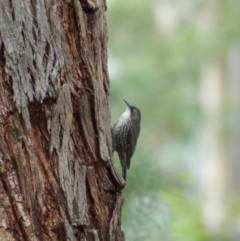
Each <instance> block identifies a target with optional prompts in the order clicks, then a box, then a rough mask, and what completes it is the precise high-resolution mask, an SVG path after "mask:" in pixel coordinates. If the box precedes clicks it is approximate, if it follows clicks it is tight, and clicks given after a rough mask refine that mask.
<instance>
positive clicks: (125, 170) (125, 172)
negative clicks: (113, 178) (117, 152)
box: [122, 165, 127, 182]
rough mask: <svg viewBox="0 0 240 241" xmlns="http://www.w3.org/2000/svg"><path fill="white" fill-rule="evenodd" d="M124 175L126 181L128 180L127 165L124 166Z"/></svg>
mask: <svg viewBox="0 0 240 241" xmlns="http://www.w3.org/2000/svg"><path fill="white" fill-rule="evenodd" d="M122 177H123V179H124V181H125V182H126V181H127V165H125V166H123V167H122Z"/></svg>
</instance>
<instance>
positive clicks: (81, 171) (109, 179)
mask: <svg viewBox="0 0 240 241" xmlns="http://www.w3.org/2000/svg"><path fill="white" fill-rule="evenodd" d="M105 11H106V2H105V1H104V0H99V1H98V2H97V1H91V0H85V1H83V0H82V1H79V0H68V1H66V0H64V1H63V0H35V1H31V0H1V1H0V240H6V241H7V240H71V241H72V240H93V241H97V240H104V241H105V240H110V241H112V240H119V241H122V240H124V234H123V232H122V231H121V222H120V217H121V207H122V203H123V198H122V196H121V195H119V194H118V191H119V190H121V189H122V188H123V186H124V182H123V180H122V179H121V177H120V176H119V175H118V174H117V173H116V172H115V169H114V167H113V164H112V154H111V153H112V150H111V146H112V141H111V129H110V113H109V105H108V90H109V79H108V70H107V46H106V45H107V27H106V19H105V15H104V14H105Z"/></svg>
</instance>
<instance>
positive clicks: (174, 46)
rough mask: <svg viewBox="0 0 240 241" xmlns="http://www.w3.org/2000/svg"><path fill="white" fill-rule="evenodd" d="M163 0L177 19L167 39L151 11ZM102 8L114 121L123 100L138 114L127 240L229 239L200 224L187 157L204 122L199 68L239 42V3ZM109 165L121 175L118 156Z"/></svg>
mask: <svg viewBox="0 0 240 241" xmlns="http://www.w3.org/2000/svg"><path fill="white" fill-rule="evenodd" d="M164 3H168V4H172V5H173V6H174V5H176V6H177V7H176V9H175V11H176V12H175V13H176V14H177V15H179V14H180V19H179V20H178V21H177V23H176V27H175V29H174V31H172V32H171V33H170V34H165V33H164V31H163V30H162V29H161V27H160V26H159V25H158V24H157V15H158V14H157V7H158V6H159V4H164ZM183 4H184V5H187V6H188V8H187V10H189V9H190V12H187V13H186V12H184V11H186V9H185V8H184V6H182V5H183ZM108 5H109V7H108V12H107V18H108V26H109V67H110V79H111V88H110V103H111V112H112V123H113V122H115V121H116V119H117V118H118V116H119V115H120V114H121V113H122V112H123V111H124V109H125V104H124V102H123V101H122V100H123V99H126V100H127V101H128V102H129V103H130V104H132V105H135V106H137V107H139V109H140V110H141V112H142V124H141V128H142V129H141V133H140V138H139V141H138V146H137V149H136V152H135V154H134V157H133V158H132V162H131V168H130V170H129V175H128V183H127V186H126V188H125V189H124V191H123V195H124V197H125V203H124V207H123V219H122V226H123V229H124V231H125V233H126V237H127V240H131V241H135V240H138V241H139V240H140V241H141V240H143V241H159V240H164V241H188V240H189V241H214V240H216V241H220V240H224V241H227V240H231V239H230V236H229V233H228V232H227V230H223V232H221V233H219V234H214V235H210V234H209V232H208V231H207V230H206V228H205V226H204V223H203V218H202V216H201V212H202V201H201V200H200V198H199V195H198V194H196V192H195V191H194V190H195V189H196V188H197V185H196V177H194V176H193V175H192V174H191V173H194V172H191V171H190V169H191V168H193V169H194V168H196V167H195V166H194V163H196V161H197V160H196V159H197V157H196V152H195V151H196V150H195V151H194V153H193V154H191V153H190V154H189V149H193V150H194V148H196V143H195V136H196V135H197V131H198V125H199V122H200V121H201V118H202V113H201V108H200V106H199V104H198V103H199V96H198V90H199V78H200V77H199V76H200V71H201V69H202V68H203V66H205V65H206V64H207V63H208V62H211V61H213V60H214V59H218V58H220V57H222V55H224V50H225V49H226V48H227V47H228V46H229V45H230V44H232V43H234V42H237V41H239V38H240V31H239V29H240V18H239V16H240V1H236V0H235V1H234V0H230V1H225V0H212V1H207V0H194V1H192V0H191V1H190V0H188V1H187V0H186V1H180V0H172V1H171V0H169V1H163V0H162V1H161V0H155V1H153V0H152V1H149V0H141V1H139V0H131V1H127V0H121V1H117V0H111V1H110V2H109V4H108ZM208 21H209V23H208ZM225 129H226V127H225ZM189 146H191V148H189ZM189 156H190V157H189ZM115 163H116V166H117V169H118V171H119V173H121V171H120V165H119V160H118V157H117V155H116V154H115Z"/></svg>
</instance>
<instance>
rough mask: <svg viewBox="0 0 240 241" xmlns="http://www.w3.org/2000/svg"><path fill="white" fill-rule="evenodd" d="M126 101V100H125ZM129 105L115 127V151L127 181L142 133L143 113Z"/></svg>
mask: <svg viewBox="0 0 240 241" xmlns="http://www.w3.org/2000/svg"><path fill="white" fill-rule="evenodd" d="M124 101H125V100H124ZM125 103H126V104H127V108H126V110H125V111H124V112H123V113H122V115H121V116H120V117H119V118H118V120H117V122H116V123H115V125H114V126H113V129H112V135H113V151H117V153H118V156H119V159H120V161H121V166H122V177H123V179H124V180H125V181H126V180H127V170H128V169H129V168H130V161H131V158H132V156H133V153H134V151H135V148H136V144H137V139H138V136H139V132H140V122H141V113H140V111H139V109H138V108H136V107H134V106H131V105H129V104H128V102H127V101H125Z"/></svg>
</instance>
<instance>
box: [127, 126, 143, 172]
mask: <svg viewBox="0 0 240 241" xmlns="http://www.w3.org/2000/svg"><path fill="white" fill-rule="evenodd" d="M139 133H140V125H137V126H134V125H131V127H130V129H129V136H128V140H129V143H128V148H127V167H128V169H129V168H130V160H131V158H132V156H133V153H134V151H135V148H136V144H137V139H138V136H139Z"/></svg>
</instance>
